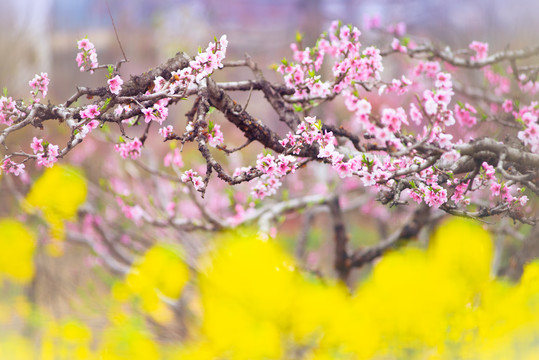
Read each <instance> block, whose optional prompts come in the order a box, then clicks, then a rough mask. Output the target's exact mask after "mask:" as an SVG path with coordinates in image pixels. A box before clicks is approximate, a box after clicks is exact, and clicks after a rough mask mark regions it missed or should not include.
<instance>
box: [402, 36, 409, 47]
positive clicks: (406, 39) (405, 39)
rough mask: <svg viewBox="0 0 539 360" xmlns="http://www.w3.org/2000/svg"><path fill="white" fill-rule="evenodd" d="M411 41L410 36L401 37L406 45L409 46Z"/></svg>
mask: <svg viewBox="0 0 539 360" xmlns="http://www.w3.org/2000/svg"><path fill="white" fill-rule="evenodd" d="M409 43H410V37H408V36H405V37H403V38H402V39H401V44H402V45H404V46H408V44H409Z"/></svg>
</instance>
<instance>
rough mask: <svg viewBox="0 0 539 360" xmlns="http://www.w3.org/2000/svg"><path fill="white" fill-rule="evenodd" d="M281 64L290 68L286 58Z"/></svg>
mask: <svg viewBox="0 0 539 360" xmlns="http://www.w3.org/2000/svg"><path fill="white" fill-rule="evenodd" d="M281 63H282V64H283V65H284V66H288V60H286V58H283V59H282V60H281Z"/></svg>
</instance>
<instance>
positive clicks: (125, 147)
mask: <svg viewBox="0 0 539 360" xmlns="http://www.w3.org/2000/svg"><path fill="white" fill-rule="evenodd" d="M114 150H116V151H117V152H119V153H120V156H121V157H122V158H123V159H127V158H128V157H130V158H131V159H133V160H136V159H137V158H138V157H140V155H141V152H142V142H141V141H140V140H139V139H138V138H135V139H134V140H133V141H131V142H124V143H121V144H116V145H114Z"/></svg>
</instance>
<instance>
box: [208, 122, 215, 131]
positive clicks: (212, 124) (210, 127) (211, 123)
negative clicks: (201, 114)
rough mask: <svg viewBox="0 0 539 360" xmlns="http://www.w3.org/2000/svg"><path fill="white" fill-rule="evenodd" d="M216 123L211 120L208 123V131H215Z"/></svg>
mask: <svg viewBox="0 0 539 360" xmlns="http://www.w3.org/2000/svg"><path fill="white" fill-rule="evenodd" d="M214 126H215V124H214V123H213V121H211V120H210V121H209V123H208V131H209V132H210V133H211V132H212V131H213V128H214Z"/></svg>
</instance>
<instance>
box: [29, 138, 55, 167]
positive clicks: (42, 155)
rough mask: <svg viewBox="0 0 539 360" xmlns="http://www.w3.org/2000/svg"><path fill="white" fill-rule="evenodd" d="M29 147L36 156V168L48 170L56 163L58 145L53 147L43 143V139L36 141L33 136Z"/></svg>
mask: <svg viewBox="0 0 539 360" xmlns="http://www.w3.org/2000/svg"><path fill="white" fill-rule="evenodd" d="M30 147H31V148H32V151H33V152H34V154H35V155H36V158H37V165H38V166H44V167H48V168H50V167H52V166H53V165H54V164H55V163H56V162H57V161H58V155H59V146H58V145H53V144H50V143H47V142H45V143H44V142H43V139H38V138H37V137H35V136H34V138H33V139H32V143H31V144H30Z"/></svg>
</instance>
